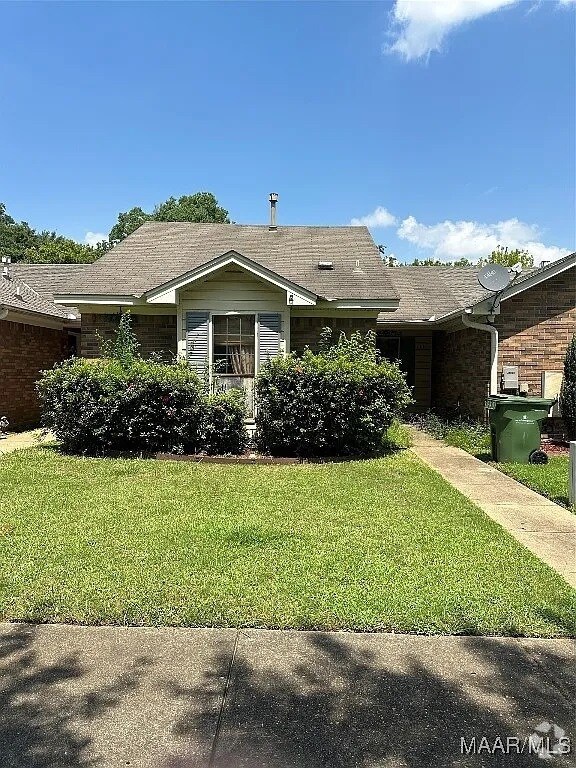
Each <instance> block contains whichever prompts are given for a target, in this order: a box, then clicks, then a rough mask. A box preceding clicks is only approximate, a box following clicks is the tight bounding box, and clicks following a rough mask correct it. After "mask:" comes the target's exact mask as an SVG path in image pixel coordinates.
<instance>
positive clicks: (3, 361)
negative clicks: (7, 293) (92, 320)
mask: <svg viewBox="0 0 576 768" xmlns="http://www.w3.org/2000/svg"><path fill="white" fill-rule="evenodd" d="M67 356H68V332H67V331H65V330H64V331H62V330H58V329H53V328H40V327H39V326H36V325H26V324H24V323H14V322H12V321H8V320H0V416H6V417H7V418H8V420H9V421H10V427H9V429H10V430H20V429H28V428H30V427H35V426H37V425H38V423H39V419H40V404H39V402H38V398H37V396H36V390H35V384H36V382H37V380H38V378H39V374H40V371H42V370H45V369H46V368H51V367H52V366H53V365H54V363H56V362H60V361H61V360H64V359H65V358H66V357H67Z"/></svg>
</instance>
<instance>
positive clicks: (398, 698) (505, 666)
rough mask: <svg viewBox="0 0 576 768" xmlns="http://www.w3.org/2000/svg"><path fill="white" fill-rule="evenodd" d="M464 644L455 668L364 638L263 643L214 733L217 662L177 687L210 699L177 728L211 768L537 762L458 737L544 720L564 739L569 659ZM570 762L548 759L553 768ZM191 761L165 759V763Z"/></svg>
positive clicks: (174, 767)
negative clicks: (479, 748) (197, 682)
mask: <svg viewBox="0 0 576 768" xmlns="http://www.w3.org/2000/svg"><path fill="white" fill-rule="evenodd" d="M293 637H294V636H292V638H293ZM304 638H305V639H304ZM419 640H420V642H421V643H426V642H429V641H427V640H425V639H419ZM249 642H250V641H249V640H248V643H249ZM279 642H280V643H282V642H285V640H284V638H282V637H280V638H279ZM291 642H294V645H291V644H290V643H291ZM464 642H465V643H466V650H465V652H462V653H463V655H464V656H465V657H466V664H465V666H464V668H462V669H458V671H456V672H453V668H454V666H455V665H456V666H458V665H459V663H460V661H461V659H460V657H459V656H458V654H457V655H456V656H455V657H454V658H453V659H451V658H450V655H449V654H443V658H442V659H440V661H439V660H438V657H437V654H435V653H434V647H433V646H431V647H429V648H424V650H423V652H422V653H418V651H416V650H414V651H412V650H410V651H408V650H406V649H407V648H408V647H409V646H408V645H402V641H401V639H400V638H398V639H397V640H396V641H395V643H396V644H395V645H392V646H391V645H388V651H387V652H385V653H382V652H381V651H379V648H378V643H377V642H375V643H372V644H371V643H370V638H368V642H366V643H363V642H359V643H358V644H357V646H356V647H354V646H353V645H352V644H351V643H350V642H347V641H346V640H344V639H340V638H338V637H337V636H336V635H328V634H323V633H319V634H312V633H310V634H307V635H306V636H304V637H303V639H302V640H300V641H290V640H289V641H288V642H287V643H285V645H284V646H282V645H281V646H280V647H279V648H275V647H274V646H272V648H271V649H270V654H266V653H265V649H264V650H263V649H262V648H260V652H259V656H258V657H257V658H258V659H259V663H258V665H257V666H256V665H255V664H254V663H253V661H252V660H251V659H250V658H248V657H247V656H245V655H243V654H242V653H241V652H240V653H239V654H238V655H237V656H236V660H235V663H234V666H233V669H232V673H231V675H230V678H229V689H228V697H227V700H226V704H225V707H224V708H223V711H222V717H221V720H220V729H219V732H218V734H217V735H216V738H213V735H212V732H213V727H214V721H213V710H212V708H211V706H210V702H211V692H212V691H213V690H214V687H215V686H216V685H217V684H218V680H220V679H222V677H226V675H227V674H228V672H229V664H230V659H229V657H228V656H226V655H224V654H222V655H217V656H216V658H215V659H214V663H213V665H212V667H213V668H212V670H211V672H210V673H209V674H207V675H206V677H205V680H204V684H203V686H202V687H201V688H200V689H198V690H188V689H177V688H174V689H173V691H172V693H173V695H175V696H179V697H181V698H184V699H188V700H190V699H193V700H194V701H195V702H196V705H198V703H199V702H200V703H201V702H202V701H203V700H204V701H205V702H206V705H205V707H203V708H202V710H201V711H200V712H198V708H197V706H195V707H194V710H191V711H190V712H189V713H188V714H187V715H186V716H185V717H183V718H182V719H181V720H179V721H178V722H177V723H176V725H175V727H174V733H175V735H178V736H186V735H187V734H192V733H194V734H195V735H196V736H197V735H198V734H202V735H203V738H204V739H206V740H207V741H209V740H210V739H212V745H213V746H212V758H211V761H210V763H209V765H210V766H212V767H213V768H256V767H257V766H258V768H302V767H304V766H306V768H360V767H366V768H372V767H374V768H375V767H376V766H378V768H380V766H382V767H383V768H388V767H390V768H397V767H398V768H400V767H402V768H472V766H495V767H496V766H506V767H508V766H513V767H514V768H521V767H522V768H524V767H526V768H528V767H529V766H541V765H542V764H543V760H542V759H541V758H540V757H538V755H537V754H535V753H532V754H528V747H527V746H525V753H524V754H513V753H512V754H506V755H502V754H499V753H496V754H487V753H486V751H484V754H483V755H478V754H475V755H473V754H469V755H466V754H465V753H464V754H463V753H462V744H461V738H464V739H465V740H466V744H467V747H469V746H470V744H471V740H472V738H473V737H476V740H477V741H476V743H477V745H478V744H479V742H480V739H481V737H482V736H485V737H486V738H487V739H488V742H489V743H490V744H493V743H494V740H495V739H496V738H497V737H498V736H499V737H501V738H502V739H506V737H507V736H510V737H515V736H519V737H520V738H521V739H522V738H526V739H528V738H529V737H530V735H531V733H532V732H533V730H534V728H535V727H536V726H537V725H538V724H540V723H542V722H543V721H549V722H552V723H556V724H557V725H559V726H561V727H563V728H564V729H566V731H567V732H568V731H569V729H570V728H571V726H572V723H573V701H574V680H570V679H568V678H569V674H568V672H569V670H568V669H567V660H566V657H565V655H564V654H562V653H554V652H552V651H550V650H546V651H545V650H542V648H541V647H540V648H536V647H534V648H530V647H524V646H522V645H521V644H520V643H518V642H515V641H514V642H512V643H510V642H508V643H505V642H503V641H501V640H500V641H499V640H497V639H495V638H493V639H488V638H479V637H478V638H466V639H465V640H464V639H462V643H464ZM240 647H242V645H241V646H240ZM381 647H382V646H381ZM413 648H416V649H417V648H423V645H416V646H413ZM282 650H284V651H285V653H282ZM279 669H280V670H282V671H279ZM573 735H574V734H572V736H573ZM551 746H552V747H554V746H555V742H554V739H552V744H551ZM571 764H572V763H571V762H570V759H569V758H567V757H564V756H557V757H555V760H554V765H556V766H562V767H564V766H568V765H571ZM193 765H196V764H195V763H194V762H193V761H192V762H191V761H187V759H186V758H182V759H171V760H169V761H168V762H166V763H165V764H164V765H163V766H162V768H191V766H193Z"/></svg>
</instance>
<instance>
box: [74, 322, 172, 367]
mask: <svg viewBox="0 0 576 768" xmlns="http://www.w3.org/2000/svg"><path fill="white" fill-rule="evenodd" d="M131 317H132V330H133V331H134V333H135V335H136V338H137V339H138V341H139V343H140V349H139V352H140V354H141V355H142V356H143V357H149V356H150V355H152V354H156V355H160V356H161V357H162V358H163V359H165V360H169V359H171V358H172V357H173V356H174V355H176V353H177V339H176V315H175V314H174V315H137V314H132V315H131ZM118 321H119V315H117V314H115V315H105V314H89V313H87V314H82V333H81V341H80V350H81V355H82V357H99V355H100V341H101V339H102V340H104V341H108V340H110V339H113V338H114V332H115V331H116V330H117V329H118Z"/></svg>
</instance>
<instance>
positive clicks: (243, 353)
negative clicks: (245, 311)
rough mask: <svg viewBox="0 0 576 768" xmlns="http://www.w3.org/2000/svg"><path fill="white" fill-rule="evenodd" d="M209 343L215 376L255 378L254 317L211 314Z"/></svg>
mask: <svg viewBox="0 0 576 768" xmlns="http://www.w3.org/2000/svg"><path fill="white" fill-rule="evenodd" d="M212 344H213V353H214V357H213V362H214V372H215V373H216V375H217V376H254V374H255V357H256V316H255V315H214V316H213V317H212Z"/></svg>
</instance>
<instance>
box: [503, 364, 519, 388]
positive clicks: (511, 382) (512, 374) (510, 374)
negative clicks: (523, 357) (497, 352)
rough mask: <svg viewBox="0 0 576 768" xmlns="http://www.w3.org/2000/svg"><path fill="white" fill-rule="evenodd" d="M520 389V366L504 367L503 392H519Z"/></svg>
mask: <svg viewBox="0 0 576 768" xmlns="http://www.w3.org/2000/svg"><path fill="white" fill-rule="evenodd" d="M518 387H519V383H518V366H517V365H503V366H502V391H503V392H509V391H511V390H512V391H514V392H517V391H518Z"/></svg>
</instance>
